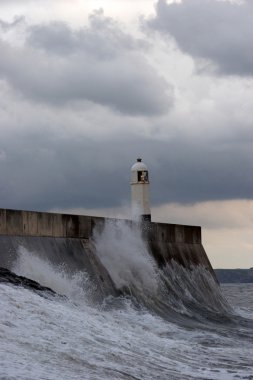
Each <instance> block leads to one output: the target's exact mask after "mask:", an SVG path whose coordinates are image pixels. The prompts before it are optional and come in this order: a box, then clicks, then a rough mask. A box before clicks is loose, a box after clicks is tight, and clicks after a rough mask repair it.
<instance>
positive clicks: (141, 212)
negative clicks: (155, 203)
mask: <svg viewBox="0 0 253 380" xmlns="http://www.w3.org/2000/svg"><path fill="white" fill-rule="evenodd" d="M131 195H132V218H133V219H134V220H146V221H151V212H150V205H149V176H148V168H147V166H146V165H145V164H144V162H142V159H141V158H137V162H136V163H135V164H134V165H133V166H132V168H131Z"/></svg>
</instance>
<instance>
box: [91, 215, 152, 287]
mask: <svg viewBox="0 0 253 380" xmlns="http://www.w3.org/2000/svg"><path fill="white" fill-rule="evenodd" d="M93 238H94V242H95V248H96V253H97V255H98V256H99V258H100V260H101V262H102V263H103V265H104V266H105V268H106V269H107V271H108V272H109V274H110V276H111V278H112V280H113V282H114V283H115V285H116V286H117V287H118V288H119V289H120V288H128V289H129V290H130V291H131V290H133V289H135V290H137V291H138V292H143V293H146V294H156V293H157V292H158V289H159V284H158V272H157V266H156V263H155V262H154V260H153V258H152V257H151V256H150V255H149V253H148V249H147V246H146V244H145V242H144V241H143V239H142V236H141V230H140V228H139V225H138V223H136V224H135V227H134V228H133V227H131V226H130V225H129V224H128V223H127V222H126V221H124V220H112V221H106V223H105V225H104V229H103V230H102V232H101V231H99V230H98V229H95V231H94V234H93Z"/></svg>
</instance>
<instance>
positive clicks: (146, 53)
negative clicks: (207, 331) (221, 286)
mask: <svg viewBox="0 0 253 380" xmlns="http://www.w3.org/2000/svg"><path fill="white" fill-rule="evenodd" d="M252 41H253V2H252V1H246V0H245V1H226V0H225V1H218V0H182V1H176V2H173V1H166V0H155V1H154V0H134V1H131V0H72V1H71V2H70V1H65V0H50V1H49V0H36V1H35V0H34V1H33V0H30V1H28V0H24V1H22V0H17V1H15V0H8V1H7V0H6V1H4V0H1V1H0V173H1V177H0V207H2V208H14V209H29V210H49V211H57V210H59V211H63V212H75V213H93V214H96V215H108V216H114V215H121V216H124V215H125V216H128V215H129V205H130V184H129V182H130V181H129V177H130V167H131V165H132V164H133V162H134V161H135V159H136V158H137V157H138V156H141V157H143V160H144V161H145V163H146V164H147V165H148V168H149V170H150V178H151V200H152V215H153V220H155V221H163V222H171V223H181V224H195V225H201V226H202V228H203V241H204V246H205V248H206V251H207V253H208V256H209V257H210V259H211V262H212V264H213V266H214V267H242V268H243V267H245V268H248V267H253V234H252V227H253V192H252V189H253V173H252V162H253V94H252V85H253V49H252Z"/></svg>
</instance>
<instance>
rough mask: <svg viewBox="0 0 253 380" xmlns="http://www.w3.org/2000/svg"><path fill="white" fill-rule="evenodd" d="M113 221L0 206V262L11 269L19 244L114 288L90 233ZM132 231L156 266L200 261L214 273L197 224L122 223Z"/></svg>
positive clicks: (111, 290)
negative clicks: (140, 237) (141, 241)
mask: <svg viewBox="0 0 253 380" xmlns="http://www.w3.org/2000/svg"><path fill="white" fill-rule="evenodd" d="M108 221H110V222H112V223H113V222H114V221H115V222H116V223H117V222H118V220H117V219H108V218H101V217H92V216H80V215H67V214H55V213H44V212H35V211H17V210H6V209H0V266H2V267H5V268H7V269H12V263H13V262H15V260H16V258H17V255H18V249H19V247H20V246H23V247H25V248H26V249H28V250H29V251H31V252H34V253H35V254H36V255H38V256H40V257H41V258H44V259H47V260H49V261H50V262H51V263H52V264H55V265H64V266H65V268H67V269H68V271H69V272H73V273H74V272H76V271H82V270H85V271H87V273H89V275H90V277H91V278H92V279H93V281H94V283H95V284H96V286H97V288H99V289H100V292H101V294H102V295H105V294H112V293H115V292H116V289H115V287H114V285H113V283H112V280H111V278H110V276H109V274H108V272H107V271H106V269H105V268H104V267H103V265H102V263H101V262H100V260H99V258H98V257H97V255H96V250H95V247H94V245H93V240H92V236H93V232H94V229H96V231H98V232H99V231H100V232H102V231H103V229H104V226H105V223H106V222H108ZM124 223H127V224H128V225H129V226H130V227H132V228H133V229H135V228H141V232H142V236H143V239H144V241H146V244H147V247H148V250H149V252H150V254H151V255H152V256H153V257H154V258H155V260H156V262H157V264H158V266H159V267H163V266H165V265H166V264H168V265H169V264H170V261H171V260H173V261H175V262H177V263H178V264H180V265H182V266H183V267H186V268H191V267H194V266H196V265H202V266H204V267H205V268H206V269H208V270H209V271H210V272H211V273H212V274H213V276H214V277H215V274H214V272H213V269H212V267H211V264H210V262H209V260H208V257H207V255H206V253H205V250H204V248H203V246H202V244H201V228H200V227H195V226H184V225H176V224H165V223H149V222H142V223H141V224H137V223H136V222H132V221H130V220H126V221H124Z"/></svg>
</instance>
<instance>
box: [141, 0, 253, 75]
mask: <svg viewBox="0 0 253 380" xmlns="http://www.w3.org/2000/svg"><path fill="white" fill-rule="evenodd" d="M148 25H149V26H150V27H151V28H154V29H156V30H159V31H161V32H164V33H168V34H169V35H171V36H172V37H173V38H174V39H175V41H176V42H177V44H178V46H179V47H180V49H181V50H182V51H183V52H185V53H187V54H190V55H191V56H193V57H194V58H202V59H203V58H204V59H207V60H211V61H212V62H213V63H214V64H215V65H216V69H217V71H218V72H219V73H221V74H228V75H242V76H252V75H253V49H252V41H253V3H252V1H247V0H245V1H244V2H240V3H235V2H231V1H228V0H227V1H220V0H182V2H180V3H170V4H168V3H167V2H166V0H159V1H158V3H157V5H156V16H155V17H154V18H153V19H150V20H149V21H148Z"/></svg>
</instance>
